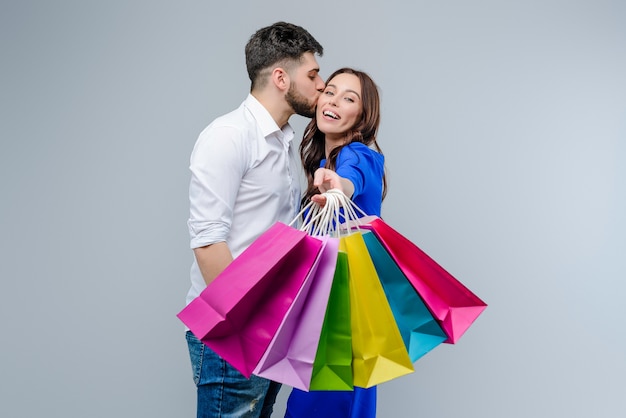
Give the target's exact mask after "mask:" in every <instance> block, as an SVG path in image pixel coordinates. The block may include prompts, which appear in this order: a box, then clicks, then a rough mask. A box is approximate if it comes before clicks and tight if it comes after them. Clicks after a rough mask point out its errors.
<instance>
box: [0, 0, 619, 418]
mask: <svg viewBox="0 0 626 418" xmlns="http://www.w3.org/2000/svg"><path fill="white" fill-rule="evenodd" d="M277 20H288V21H292V22H294V23H297V24H300V25H303V26H305V27H306V28H307V29H309V30H310V31H311V33H312V34H314V36H316V37H317V39H318V40H319V41H320V42H321V43H322V44H323V45H324V47H325V48H326V54H325V55H324V57H323V58H321V59H320V60H319V62H320V64H321V65H322V76H323V77H324V78H325V77H326V76H327V75H329V74H330V73H331V72H332V71H333V70H334V69H336V68H338V67H340V66H344V65H348V66H354V67H357V68H360V69H363V70H365V71H367V72H369V73H370V74H371V75H372V76H373V78H374V79H375V80H376V81H377V83H378V84H379V86H380V88H381V92H382V100H383V114H382V127H381V132H380V138H379V140H380V144H381V146H382V147H383V150H384V152H385V154H386V156H387V164H388V167H389V181H390V191H389V195H388V199H387V200H386V201H385V204H384V208H383V216H384V217H385V219H386V220H387V222H388V223H390V224H391V225H392V226H394V227H396V228H397V229H399V230H401V231H402V232H403V233H404V234H405V235H406V236H408V237H409V238H410V239H411V240H413V241H414V242H415V243H417V244H418V245H419V246H420V247H422V248H423V249H424V250H425V251H427V252H428V253H429V254H430V255H431V256H433V258H435V259H436V260H438V261H439V262H440V263H441V264H442V265H444V266H445V267H446V268H447V269H448V270H449V271H450V272H451V273H452V274H454V275H455V276H456V277H458V278H459V279H460V280H461V281H462V282H463V283H465V284H466V285H467V286H468V287H470V289H472V290H473V291H475V292H476V293H477V294H478V295H479V296H481V297H482V298H483V299H484V300H485V301H486V302H487V303H488V304H489V308H488V309H487V310H486V311H485V312H484V313H483V315H482V316H481V317H480V318H479V319H478V320H477V322H476V323H475V324H474V326H473V327H472V328H470V330H469V331H468V333H467V334H465V336H464V337H463V338H462V339H461V340H460V342H459V343H458V344H457V345H442V346H440V347H438V348H436V349H435V350H434V351H433V352H431V353H429V354H428V355H427V356H426V357H424V358H423V359H421V360H420V361H418V362H417V363H416V373H414V374H412V375H410V376H407V377H404V378H401V379H398V380H395V381H393V382H390V383H386V384H383V385H381V386H380V397H379V408H378V412H379V416H380V417H382V418H385V417H404V416H406V417H431V418H437V417H442V418H449V417H454V416H463V417H481V418H485V417H493V418H502V417H524V418H525V417H530V416H532V417H561V416H563V417H564V416H567V417H581V418H582V417H585V418H587V417H615V416H626V405H625V399H626V377H625V376H626V331H625V329H626V326H625V325H624V320H625V319H626V303H624V294H625V292H626V285H625V284H624V283H625V280H624V279H626V274H625V273H626V265H625V259H626V257H625V256H624V255H625V249H626V248H625V242H626V239H625V233H626V227H625V221H624V219H625V218H624V213H626V202H625V196H626V190H625V179H626V173H625V168H624V160H625V157H626V153H625V151H626V150H625V145H624V144H625V140H626V117H625V116H626V80H625V77H626V3H624V2H623V1H602V0H588V1H565V0H563V1H556V0H543V1H536V0H525V1H515V2H513V1H489V0H478V1H473V2H470V1H460V0H456V1H454V0H453V1H439V2H435V1H414V2H408V1H404V0H393V1H392V0H388V1H384V2H382V1H381V2H372V1H341V0H339V1H338V0H334V1H317V2H302V3H297V2H293V1H280V0H269V1H264V2H253V1H250V2H244V1H224V2H208V1H178V2H174V1H171V2H164V1H131V2H129V1H107V2H104V1H99V2H96V1H84V0H81V1H78V0H76V1H56V2H47V1H24V0H22V1H6V0H4V1H2V3H1V6H0V35H1V36H0V42H1V44H0V45H1V46H0V48H1V50H0V53H1V55H0V57H1V58H0V59H1V66H0V71H1V72H2V74H1V78H0V83H1V84H0V97H1V102H0V103H1V104H0V106H1V107H0V118H1V126H0V132H1V135H2V136H1V137H2V142H1V148H0V187H1V188H0V191H1V200H0V202H1V203H0V211H1V212H0V214H1V223H0V228H1V230H0V237H1V238H0V254H1V256H0V257H1V260H2V261H1V263H0V278H1V282H0V286H1V288H0V325H1V330H2V345H1V348H0V349H1V354H2V355H1V356H0V415H1V416H3V417H11V418H12V417H35V416H51V417H65V418H73V417H90V418H96V417H152V418H157V417H191V416H193V415H194V411H195V405H194V401H195V395H194V387H193V384H192V380H191V373H190V368H189V364H188V358H187V351H186V346H185V343H184V338H183V329H182V325H181V323H180V322H179V321H178V320H177V319H176V317H175V314H176V313H177V312H178V311H179V310H180V309H181V308H182V307H183V304H184V296H185V293H186V291H187V287H188V280H189V279H188V270H189V265H190V262H191V256H192V254H191V251H190V250H189V249H188V236H187V229H186V219H187V211H188V203H187V185H188V180H189V173H188V160H189V154H190V152H191V148H192V146H193V143H194V142H195V140H196V137H197V135H198V133H199V132H200V130H201V129H202V128H204V126H205V125H206V124H207V123H209V122H210V121H211V120H212V119H213V118H214V117H216V116H218V115H219V114H222V113H224V112H227V111H229V110H231V109H232V108H234V107H235V106H237V105H238V104H239V103H240V102H241V101H242V100H243V98H244V97H245V94H246V93H247V91H248V87H249V82H248V80H247V77H246V73H245V69H244V58H243V46H244V44H245V42H246V41H247V39H248V37H249V36H250V35H251V34H252V32H254V31H255V30H256V29H258V28H259V27H261V26H264V25H266V24H271V23H273V22H275V21H277ZM292 122H293V124H294V125H295V127H296V128H297V129H298V136H300V135H301V133H302V128H303V126H304V123H305V120H304V119H302V118H299V117H294V118H293V119H292ZM287 393H288V391H287V390H283V392H282V394H281V398H280V400H279V405H278V407H277V409H278V413H276V416H281V412H282V411H283V404H284V400H285V396H286V395H287Z"/></svg>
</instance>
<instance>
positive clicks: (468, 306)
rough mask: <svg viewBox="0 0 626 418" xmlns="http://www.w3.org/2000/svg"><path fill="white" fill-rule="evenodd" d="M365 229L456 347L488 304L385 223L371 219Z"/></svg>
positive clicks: (364, 225)
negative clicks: (400, 271)
mask: <svg viewBox="0 0 626 418" xmlns="http://www.w3.org/2000/svg"><path fill="white" fill-rule="evenodd" d="M361 227H362V228H368V229H371V230H372V231H373V232H374V233H375V234H376V237H377V238H378V239H379V240H380V242H381V243H382V244H383V245H384V247H385V248H386V250H387V252H388V253H389V254H390V255H391V257H392V258H393V259H394V261H395V262H396V264H397V265H398V267H399V268H400V269H401V270H402V272H403V273H404V275H405V276H406V277H407V278H408V280H409V281H410V282H411V284H412V285H413V287H414V288H415V290H416V291H417V293H418V294H419V295H420V296H421V297H422V300H424V303H425V304H426V306H428V309H429V310H430V312H431V313H432V314H433V316H434V317H435V318H436V319H437V321H438V322H439V324H440V326H441V328H442V329H443V331H444V332H445V333H446V335H447V336H448V338H447V340H446V341H445V342H446V343H451V344H453V343H456V342H457V341H458V340H459V338H461V336H462V335H463V334H464V333H465V331H467V329H468V328H469V327H470V325H471V324H472V323H473V322H474V321H475V320H476V318H478V316H479V315H480V314H481V313H482V311H484V310H485V308H486V307H487V304H486V303H485V302H483V301H482V300H481V299H480V298H479V297H478V296H476V295H475V294H474V293H472V292H471V291H470V290H469V289H468V288H467V287H465V286H464V285H463V284H462V283H461V282H460V281H458V280H457V279H456V278H455V277H454V276H452V275H451V274H450V273H448V272H447V271H446V270H445V269H444V268H443V267H441V266H440V265H439V264H437V262H436V261H434V260H433V259H432V258H431V257H430V256H428V255H427V254H426V253H425V252H424V251H422V250H421V249H420V248H419V247H418V246H417V245H415V244H413V243H412V242H411V241H410V240H409V239H407V238H406V237H404V236H403V235H402V234H400V233H399V232H398V231H396V230H395V229H393V228H392V227H390V226H389V225H388V224H387V223H385V222H384V221H383V220H382V219H380V218H377V217H370V219H368V220H367V221H366V223H364V224H363V225H362V226H361Z"/></svg>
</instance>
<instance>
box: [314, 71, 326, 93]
mask: <svg viewBox="0 0 626 418" xmlns="http://www.w3.org/2000/svg"><path fill="white" fill-rule="evenodd" d="M316 87H317V91H319V92H323V91H324V88H325V87H326V84H324V80H322V77H320V76H319V74H318V75H317V85H316Z"/></svg>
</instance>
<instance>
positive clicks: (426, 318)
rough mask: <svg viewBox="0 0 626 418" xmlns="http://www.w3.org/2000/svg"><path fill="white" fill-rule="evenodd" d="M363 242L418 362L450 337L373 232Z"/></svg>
mask: <svg viewBox="0 0 626 418" xmlns="http://www.w3.org/2000/svg"><path fill="white" fill-rule="evenodd" d="M363 240H364V241H365V245H366V246H367V250H368V252H369V254H370V257H371V258H372V261H373V262H374V267H375V268H376V272H377V273H378V278H379V279H380V282H381V283H382V285H383V290H384V292H385V295H386V296H387V301H388V302H389V306H390V307H391V311H392V313H393V316H394V319H395V320H396V324H397V325H398V329H399V330H400V334H401V335H402V339H403V340H404V344H405V345H406V348H407V351H408V353H409V357H410V358H411V361H412V362H415V361H417V360H418V359H419V358H421V357H422V356H424V355H425V354H426V353H428V352H429V351H430V350H432V349H433V348H435V347H436V346H438V345H439V344H441V343H442V342H444V341H445V340H446V338H447V335H446V334H445V333H444V332H443V330H442V329H441V327H440V326H439V324H438V322H437V321H436V320H435V318H433V315H432V314H431V313H430V311H429V310H428V308H427V307H426V305H425V304H424V301H423V300H422V298H421V297H420V296H419V295H418V294H417V292H416V291H415V288H413V286H412V285H411V283H410V282H409V281H408V279H407V277H406V276H405V275H404V273H402V271H401V270H400V268H399V267H398V265H397V264H396V263H395V261H394V260H393V258H391V256H390V255H389V253H388V252H387V250H386V249H385V247H384V246H383V245H382V244H381V243H380V242H379V240H378V238H377V237H376V235H375V234H374V233H373V232H364V233H363Z"/></svg>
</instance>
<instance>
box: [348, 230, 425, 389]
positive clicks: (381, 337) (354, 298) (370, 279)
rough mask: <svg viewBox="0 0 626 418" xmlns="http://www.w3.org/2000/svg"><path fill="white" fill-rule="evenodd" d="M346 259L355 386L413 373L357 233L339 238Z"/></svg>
mask: <svg viewBox="0 0 626 418" xmlns="http://www.w3.org/2000/svg"><path fill="white" fill-rule="evenodd" d="M339 248H340V250H343V251H345V252H346V254H347V256H348V271H349V277H350V318H351V321H350V322H351V327H352V361H353V363H352V368H353V377H354V386H359V387H364V388H369V387H372V386H375V385H378V384H380V383H383V382H386V381H389V380H391V379H394V378H397V377H400V376H403V375H406V374H409V373H412V372H413V371H414V369H413V364H412V362H411V359H410V358H409V355H408V352H407V349H406V346H405V345H404V341H403V340H402V336H401V335H400V331H399V330H398V327H397V325H396V322H395V319H394V317H393V313H392V312H391V308H390V306H389V303H388V302H387V298H386V296H385V293H384V291H383V288H382V285H381V283H380V280H379V278H378V276H377V274H376V269H375V267H374V264H373V263H372V259H371V258H370V255H369V253H368V251H367V247H366V246H365V242H364V241H363V236H362V234H361V233H360V232H355V233H352V234H350V235H348V236H345V237H342V238H340V244H339Z"/></svg>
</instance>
